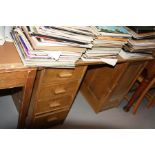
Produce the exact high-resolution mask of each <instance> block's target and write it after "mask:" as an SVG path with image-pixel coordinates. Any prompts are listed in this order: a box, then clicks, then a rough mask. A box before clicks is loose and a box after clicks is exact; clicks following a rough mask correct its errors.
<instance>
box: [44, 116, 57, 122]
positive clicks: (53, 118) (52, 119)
mask: <svg viewBox="0 0 155 155" xmlns="http://www.w3.org/2000/svg"><path fill="white" fill-rule="evenodd" d="M57 119H58V118H57V117H51V118H48V119H47V122H52V121H56V120H57Z"/></svg>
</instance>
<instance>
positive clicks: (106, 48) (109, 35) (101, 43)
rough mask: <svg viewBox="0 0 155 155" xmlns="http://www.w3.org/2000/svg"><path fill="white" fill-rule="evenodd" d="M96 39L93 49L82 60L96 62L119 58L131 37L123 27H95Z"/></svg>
mask: <svg viewBox="0 0 155 155" xmlns="http://www.w3.org/2000/svg"><path fill="white" fill-rule="evenodd" d="M93 32H94V34H95V35H96V38H95V40H94V42H93V48H92V49H91V50H87V51H86V53H85V54H84V55H83V57H82V59H83V60H85V61H87V60H91V59H92V60H94V59H100V60H101V61H102V58H117V56H118V54H119V52H120V51H121V49H122V46H123V45H124V44H125V43H126V42H127V40H128V38H129V37H131V35H130V33H129V32H128V30H127V29H126V27H123V26H96V27H93Z"/></svg>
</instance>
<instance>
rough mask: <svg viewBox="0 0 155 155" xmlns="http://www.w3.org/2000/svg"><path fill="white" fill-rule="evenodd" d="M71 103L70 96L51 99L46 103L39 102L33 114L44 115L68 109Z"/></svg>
mask: <svg viewBox="0 0 155 155" xmlns="http://www.w3.org/2000/svg"><path fill="white" fill-rule="evenodd" d="M71 103H72V97H71V96H64V97H61V98H57V99H52V100H48V101H41V102H38V103H37V107H36V110H35V114H36V115H38V114H41V113H46V112H50V111H54V110H58V109H63V108H69V107H70V105H71Z"/></svg>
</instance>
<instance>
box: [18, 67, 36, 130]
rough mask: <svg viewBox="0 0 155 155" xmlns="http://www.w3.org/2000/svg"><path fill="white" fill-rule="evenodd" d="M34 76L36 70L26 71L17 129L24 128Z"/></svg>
mask: <svg viewBox="0 0 155 155" xmlns="http://www.w3.org/2000/svg"><path fill="white" fill-rule="evenodd" d="M35 76H36V70H34V69H33V70H30V71H28V75H27V79H26V82H25V86H24V88H23V96H22V101H21V105H20V109H19V118H18V126H17V128H24V127H25V121H26V116H27V113H28V108H29V103H30V99H31V93H32V89H33V84H34V80H35Z"/></svg>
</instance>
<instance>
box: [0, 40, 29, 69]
mask: <svg viewBox="0 0 155 155" xmlns="http://www.w3.org/2000/svg"><path fill="white" fill-rule="evenodd" d="M16 68H26V67H24V65H23V63H22V62H21V59H20V57H19V55H18V53H17V50H16V48H15V46H14V44H13V43H9V42H5V44H4V45H3V46H0V69H16Z"/></svg>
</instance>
